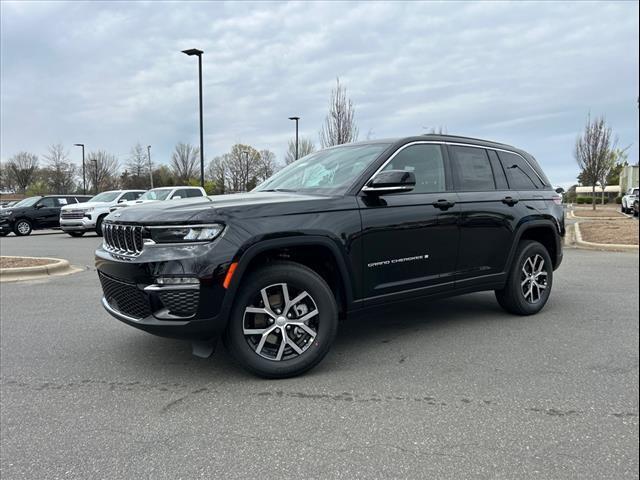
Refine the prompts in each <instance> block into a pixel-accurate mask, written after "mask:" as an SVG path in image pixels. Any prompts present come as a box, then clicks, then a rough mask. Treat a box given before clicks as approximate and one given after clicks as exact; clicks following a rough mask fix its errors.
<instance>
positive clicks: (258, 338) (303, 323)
mask: <svg viewBox="0 0 640 480" xmlns="http://www.w3.org/2000/svg"><path fill="white" fill-rule="evenodd" d="M319 313H320V312H319V311H318V307H317V305H316V302H315V300H314V299H313V297H312V296H311V295H310V294H309V292H307V291H305V290H301V289H298V288H295V287H294V286H291V285H288V284H286V283H277V284H273V285H269V286H267V287H265V288H263V289H261V290H260V291H259V292H258V293H256V296H255V298H254V301H253V302H252V303H251V305H249V306H248V307H246V308H245V310H244V316H243V320H242V333H243V334H244V337H245V340H246V341H247V343H248V344H249V346H250V347H251V348H252V349H253V351H254V352H255V353H256V354H258V355H260V356H261V357H263V358H266V359H268V360H273V361H282V360H289V359H292V358H295V357H298V356H300V355H302V354H303V353H304V352H305V351H306V350H307V349H308V348H309V347H310V346H311V345H312V344H313V341H314V340H315V338H316V337H317V335H318V322H319Z"/></svg>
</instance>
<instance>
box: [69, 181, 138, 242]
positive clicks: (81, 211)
mask: <svg viewBox="0 0 640 480" xmlns="http://www.w3.org/2000/svg"><path fill="white" fill-rule="evenodd" d="M144 192H145V190H111V191H108V192H102V193H99V194H98V195H96V196H95V197H93V198H91V199H90V200H89V201H88V202H85V203H81V204H75V205H65V206H64V207H62V209H61V210H60V228H61V229H62V231H64V232H66V233H68V234H69V235H71V236H72V237H81V236H82V235H84V234H85V232H91V231H95V232H96V233H97V234H98V235H99V236H102V220H103V219H104V217H106V216H107V215H109V209H110V208H111V207H113V206H114V205H118V204H122V203H124V202H127V201H132V200H136V199H137V198H139V197H140V195H142V194H143V193H144Z"/></svg>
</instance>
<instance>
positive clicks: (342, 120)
mask: <svg viewBox="0 0 640 480" xmlns="http://www.w3.org/2000/svg"><path fill="white" fill-rule="evenodd" d="M357 139H358V127H357V126H356V122H355V109H354V108H353V102H352V101H351V99H350V98H347V89H346V88H345V87H343V86H342V85H340V79H339V78H336V88H335V89H332V90H331V95H330V96H329V113H328V114H327V116H326V117H325V120H324V125H323V126H322V128H321V130H320V144H321V145H322V146H323V147H331V146H333V145H342V144H343V143H350V142H354V141H356V140H357Z"/></svg>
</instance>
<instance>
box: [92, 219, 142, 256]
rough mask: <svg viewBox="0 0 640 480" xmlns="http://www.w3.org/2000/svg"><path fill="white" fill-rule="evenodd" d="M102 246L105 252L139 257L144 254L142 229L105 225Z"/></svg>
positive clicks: (130, 226)
mask: <svg viewBox="0 0 640 480" xmlns="http://www.w3.org/2000/svg"><path fill="white" fill-rule="evenodd" d="M103 225H104V230H103V232H104V235H103V237H102V239H103V241H102V246H103V248H104V249H105V250H107V251H109V252H112V253H115V254H118V255H123V256H127V257H137V256H138V255H140V254H141V253H142V248H143V247H144V241H143V239H142V227H141V226H138V225H121V224H118V223H104V224H103Z"/></svg>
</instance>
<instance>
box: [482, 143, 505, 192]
mask: <svg viewBox="0 0 640 480" xmlns="http://www.w3.org/2000/svg"><path fill="white" fill-rule="evenodd" d="M487 153H488V154H489V161H491V168H492V169H493V178H495V180H496V188H497V189H498V190H506V189H508V188H509V184H508V183H507V176H506V174H505V173H504V170H503V168H502V164H501V163H500V159H499V158H498V154H497V153H496V152H495V151H494V150H487Z"/></svg>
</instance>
